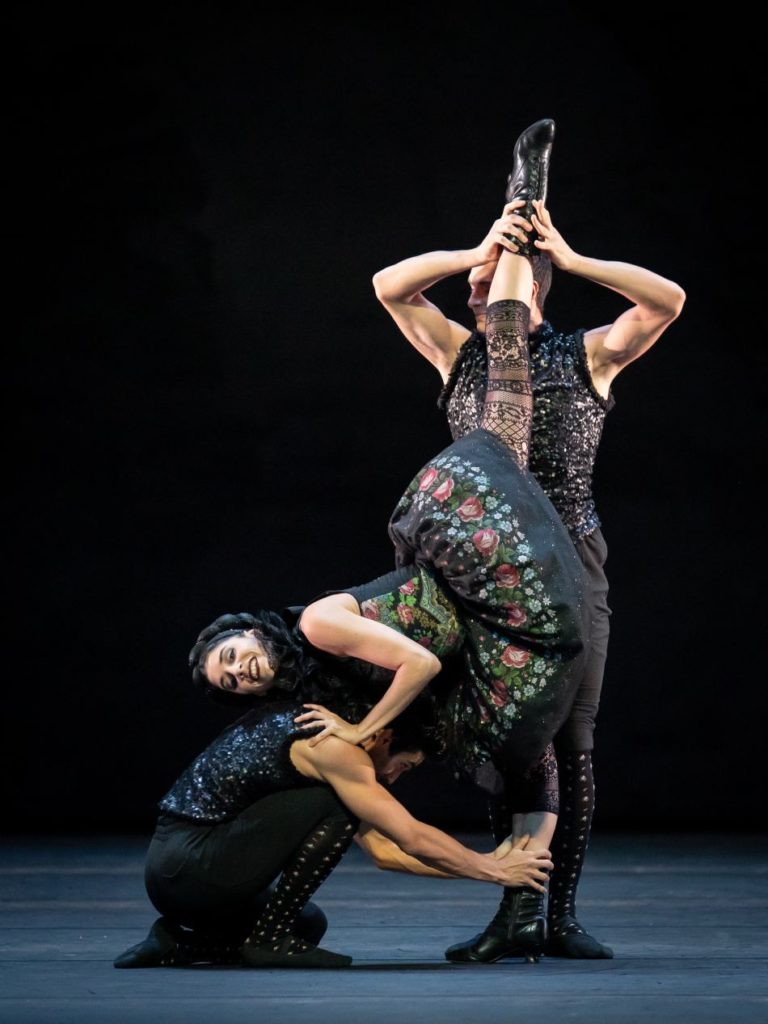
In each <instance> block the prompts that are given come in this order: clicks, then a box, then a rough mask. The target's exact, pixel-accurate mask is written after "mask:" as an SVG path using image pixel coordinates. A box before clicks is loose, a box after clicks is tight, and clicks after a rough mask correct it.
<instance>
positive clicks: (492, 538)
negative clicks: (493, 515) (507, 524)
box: [472, 530, 499, 558]
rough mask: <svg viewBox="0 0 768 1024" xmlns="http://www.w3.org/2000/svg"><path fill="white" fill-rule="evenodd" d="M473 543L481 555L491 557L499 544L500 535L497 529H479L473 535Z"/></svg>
mask: <svg viewBox="0 0 768 1024" xmlns="http://www.w3.org/2000/svg"><path fill="white" fill-rule="evenodd" d="M472 543H473V544H474V545H475V547H476V548H477V550H478V551H479V552H480V554H481V555H485V556H486V558H490V557H491V555H492V554H493V553H494V551H495V550H496V548H497V547H498V546H499V535H498V533H496V531H495V530H478V531H477V533H476V534H474V535H473V537H472Z"/></svg>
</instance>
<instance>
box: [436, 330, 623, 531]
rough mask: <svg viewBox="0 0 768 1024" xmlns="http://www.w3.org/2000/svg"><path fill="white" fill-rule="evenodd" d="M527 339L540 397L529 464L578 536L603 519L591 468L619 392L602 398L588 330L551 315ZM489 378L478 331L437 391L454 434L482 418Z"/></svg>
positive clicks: (466, 430)
mask: <svg viewBox="0 0 768 1024" xmlns="http://www.w3.org/2000/svg"><path fill="white" fill-rule="evenodd" d="M529 346H530V355H531V375H532V380H533V397H534V404H533V429H532V433H531V449H530V467H529V468H530V470H531V472H532V473H533V475H534V476H535V477H536V479H537V480H538V481H539V483H540V484H541V486H542V488H543V489H544V491H545V493H546V494H547V496H548V497H549V499H550V500H551V502H552V504H553V505H554V506H555V508H556V509H557V511H558V513H559V514H560V517H561V518H562V520H563V522H564V523H565V525H566V527H567V528H568V530H569V532H570V534H571V536H572V537H573V539H574V540H578V539H580V538H581V537H586V536H587V535H588V534H589V533H591V532H592V531H593V530H594V529H595V528H596V527H598V526H599V525H600V520H599V518H598V515H597V511H596V509H595V502H594V498H593V496H592V473H593V468H594V463H595V457H596V455H597V447H598V445H599V443H600V437H601V434H602V430H603V423H604V421H605V414H606V412H608V410H609V409H611V408H612V407H613V404H614V400H613V396H612V395H609V397H608V398H607V399H605V398H603V396H602V395H600V394H599V393H598V391H597V390H596V389H595V386H594V384H593V383H592V379H591V376H590V373H589V366H588V363H587V355H586V350H585V348H584V331H583V330H579V331H576V332H574V333H573V334H567V335H566V334H561V333H559V332H557V331H555V330H554V328H553V327H552V325H551V324H550V323H549V322H548V321H547V320H545V321H544V322H543V323H542V324H541V326H540V328H539V330H538V331H536V332H535V333H534V334H532V335H530V338H529ZM487 377H488V371H487V354H486V347H485V337H484V335H482V334H480V333H479V332H478V331H474V332H473V333H472V334H471V335H470V337H469V338H468V339H467V340H466V341H465V342H464V344H463V345H462V347H461V349H460V351H459V354H458V356H457V357H456V361H455V363H454V365H453V368H452V369H451V373H450V376H449V378H448V380H447V382H446V384H445V386H444V387H443V389H442V391H441V392H440V396H439V398H438V406H439V407H440V408H441V409H444V410H445V411H446V414H447V416H448V424H449V426H450V429H451V435H452V436H453V438H454V439H458V438H460V437H463V436H464V435H465V434H467V433H469V432H470V431H471V430H475V429H476V428H477V427H478V426H479V425H480V422H481V416H482V410H483V404H484V401H485V390H486V382H487Z"/></svg>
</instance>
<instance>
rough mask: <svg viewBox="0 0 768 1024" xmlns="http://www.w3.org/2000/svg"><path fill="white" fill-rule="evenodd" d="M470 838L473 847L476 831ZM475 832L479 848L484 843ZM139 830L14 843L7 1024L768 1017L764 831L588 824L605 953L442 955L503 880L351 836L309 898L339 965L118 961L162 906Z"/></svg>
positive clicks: (472, 926) (1, 1014)
mask: <svg viewBox="0 0 768 1024" xmlns="http://www.w3.org/2000/svg"><path fill="white" fill-rule="evenodd" d="M470 842H471V841H470ZM483 843H484V841H483V839H482V838H478V839H477V840H475V841H474V843H472V842H471V844H472V845H475V846H476V847H477V848H479V849H482V848H484V846H483ZM144 848H145V843H144V841H142V840H139V839H136V838H135V837H131V838H125V839H120V838H115V837H110V838H104V839H98V838H93V839H82V838H78V839H71V840H65V839H61V838H53V839H50V840H47V841H46V840H42V839H34V840H22V839H17V840H13V839H11V840H6V841H5V843H4V846H3V848H2V859H1V860H0V879H1V880H2V893H1V895H2V901H1V904H0V905H1V906H2V910H3V919H2V923H1V925H0V967H1V968H2V973H1V974H0V979H1V980H2V986H1V988H0V1020H2V1021H3V1022H5V1021H7V1022H9V1024H10V1022H13V1024H29V1022H33V1021H35V1022H38V1021H40V1022H46V1024H68V1022H73V1024H74V1022H76V1024H91V1022H94V1024H95V1022H99V1024H123V1022H125V1024H129V1022H137V1021H163V1022H168V1024H176V1022H179V1024H182V1022H183V1024H197V1022H205V1024H219V1022H229V1021H238V1022H239V1021H248V1022H249V1024H255V1022H261V1021H264V1022H267V1021H268V1022H274V1024H284V1022H288V1021H304V1022H312V1024H326V1022H339V1024H352V1022H354V1024H379V1022H382V1024H383V1022H386V1024H411V1022H418V1024H431V1022H438V1021H439V1022H441V1024H458V1022H461V1024H464V1022H467V1024H469V1022H478V1024H486V1022H496V1021H505V1022H512V1021H531V1020H534V1019H536V1020H549V1021H552V1022H560V1021H577V1022H582V1021H583V1022H587V1021H589V1022H590V1024H594V1022H606V1024H613V1022H616V1024H627V1022H635V1021H651V1020H653V1021H656V1022H659V1024H680V1022H685V1024H709V1022H713V1021H717V1022H718V1024H738V1022H742V1021H758V1020H759V1021H765V1020H767V1019H768V972H767V971H766V962H767V961H768V913H767V912H766V911H767V910H768V865H767V859H766V843H765V840H764V839H760V838H755V837H742V838H736V839H731V840H728V841H723V840H721V839H716V838H713V837H712V836H645V837H643V836H631V837H630V836H605V835H603V836H598V837H596V838H595V840H594V842H593V846H592V849H591V851H590V857H589V861H588V866H587V870H586V872H585V878H584V880H583V884H582V890H581V892H582V895H581V899H580V903H579V907H580V914H581V917H582V919H583V920H584V921H585V922H586V923H588V924H589V925H590V926H591V928H592V930H593V932H594V934H595V935H597V936H598V937H599V938H601V939H603V940H604V941H606V942H608V943H609V944H611V945H612V946H613V947H614V949H615V952H616V958H615V959H614V960H610V961H600V962H581V961H579V962H576V961H564V960H553V959H545V960H542V961H541V963H539V964H538V965H526V964H523V963H522V962H504V963H502V964H497V965H492V966H488V967H480V968H473V967H460V966H455V965H451V964H448V963H446V962H445V961H444V960H443V959H442V951H443V949H444V948H445V947H446V946H448V945H449V944H450V943H452V942H455V941H457V940H459V939H462V938H465V937H468V936H471V935H472V934H473V933H474V932H475V931H477V930H479V928H480V927H481V926H482V925H484V924H485V922H486V921H487V919H488V917H489V916H490V914H491V912H492V911H493V909H494V907H495V903H496V898H497V893H498V890H496V889H494V888H492V887H490V886H485V885H483V884H481V883H477V882H459V881H456V882H448V881H439V880H432V879H417V878H412V877H409V876H405V875H400V874H393V873H390V872H382V871H378V870H377V869H376V868H374V867H373V865H371V864H370V862H369V861H367V860H366V858H365V857H364V856H363V855H362V854H361V853H360V852H359V851H358V850H357V849H356V848H355V849H354V850H353V851H352V852H351V853H350V854H349V855H348V856H347V858H346V859H345V861H344V862H343V863H342V865H341V867H339V868H338V870H337V871H336V872H335V874H334V875H333V876H332V877H331V878H330V879H329V880H328V881H327V882H326V883H325V885H324V886H323V887H322V889H321V890H320V892H319V895H318V897H317V902H318V903H320V905H321V906H322V907H323V908H324V909H325V911H326V913H327V914H328V917H329V919H330V921H331V927H330V929H329V931H328V933H327V935H326V938H325V940H324V942H323V944H324V945H325V946H327V947H328V948H330V949H336V950H338V951H340V952H345V953H349V954H351V955H352V956H354V958H355V964H354V966H353V967H352V968H350V969H348V970H346V971H338V972H327V971H249V970H246V969H241V968H206V967H196V968H191V969H185V970H182V969H177V970H173V969H164V970H144V971H117V970H115V969H114V968H113V967H112V958H113V957H114V956H115V955H116V954H117V953H119V952H121V951H122V950H123V949H124V948H126V947H127V946H129V945H131V944H132V943H134V942H137V941H139V940H140V939H141V938H143V937H144V935H145V933H146V930H147V928H148V926H149V924H150V923H151V922H152V921H153V920H154V918H155V916H156V915H155V914H154V912H153V910H152V908H151V906H150V904H149V903H148V901H147V899H146V897H145V895H144V890H143V885H142V858H143V851H144Z"/></svg>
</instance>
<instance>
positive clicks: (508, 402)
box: [480, 251, 533, 468]
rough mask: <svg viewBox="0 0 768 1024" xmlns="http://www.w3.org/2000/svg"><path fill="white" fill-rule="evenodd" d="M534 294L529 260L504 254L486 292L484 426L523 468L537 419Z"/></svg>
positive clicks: (482, 423)
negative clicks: (531, 341)
mask: <svg viewBox="0 0 768 1024" xmlns="http://www.w3.org/2000/svg"><path fill="white" fill-rule="evenodd" d="M532 294H533V270H532V268H531V263H530V261H529V260H528V258H527V257H525V256H518V255H515V254H514V253H511V252H508V251H504V252H502V254H501V257H500V259H499V262H498V265H497V267H496V272H495V273H494V275H493V280H492V281H491V287H490V290H489V293H488V309H487V312H486V349H487V353H488V384H487V387H486V392H485V400H484V402H483V411H482V415H481V417H480V425H481V427H483V429H484V430H487V431H489V433H491V434H495V435H496V436H497V437H498V438H499V440H501V441H502V442H503V443H504V444H505V445H506V446H507V447H508V448H509V450H510V452H511V453H512V455H513V457H514V459H515V461H516V462H517V463H518V465H519V466H522V467H524V468H525V467H527V465H528V450H529V444H530V436H531V419H532V416H533V389H532V386H531V372H530V371H531V367H530V357H529V354H528V324H529V322H530V316H531V309H530V307H531V301H532Z"/></svg>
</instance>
